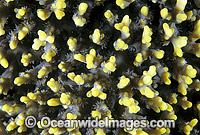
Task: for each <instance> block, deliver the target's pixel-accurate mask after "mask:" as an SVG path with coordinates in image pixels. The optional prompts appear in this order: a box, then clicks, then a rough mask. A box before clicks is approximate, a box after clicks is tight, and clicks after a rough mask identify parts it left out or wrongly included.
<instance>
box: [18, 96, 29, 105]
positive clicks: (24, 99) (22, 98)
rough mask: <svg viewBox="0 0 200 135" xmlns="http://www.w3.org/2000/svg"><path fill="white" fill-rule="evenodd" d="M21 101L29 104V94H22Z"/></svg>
mask: <svg viewBox="0 0 200 135" xmlns="http://www.w3.org/2000/svg"><path fill="white" fill-rule="evenodd" d="M20 101H21V102H23V103H25V104H28V103H29V102H30V101H31V100H30V98H28V97H27V96H22V97H21V98H20Z"/></svg>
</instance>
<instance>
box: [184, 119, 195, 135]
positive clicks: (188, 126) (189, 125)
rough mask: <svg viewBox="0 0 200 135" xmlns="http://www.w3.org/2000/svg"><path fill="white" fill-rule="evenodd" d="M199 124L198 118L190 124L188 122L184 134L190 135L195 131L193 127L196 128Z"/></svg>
mask: <svg viewBox="0 0 200 135" xmlns="http://www.w3.org/2000/svg"><path fill="white" fill-rule="evenodd" d="M197 123H198V120H197V119H196V118H194V119H192V120H191V121H190V122H187V123H186V125H185V126H184V129H183V131H184V133H185V134H186V135H190V132H191V131H192V130H193V127H194V126H196V124H197Z"/></svg>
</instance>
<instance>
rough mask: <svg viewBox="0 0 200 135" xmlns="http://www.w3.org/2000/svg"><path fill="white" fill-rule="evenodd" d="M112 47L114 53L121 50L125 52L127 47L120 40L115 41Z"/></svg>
mask: <svg viewBox="0 0 200 135" xmlns="http://www.w3.org/2000/svg"><path fill="white" fill-rule="evenodd" d="M113 46H114V48H115V50H116V51H119V50H120V51H123V50H126V49H128V45H127V44H126V43H125V42H124V41H123V40H122V39H120V38H119V39H117V41H115V42H114V43H113Z"/></svg>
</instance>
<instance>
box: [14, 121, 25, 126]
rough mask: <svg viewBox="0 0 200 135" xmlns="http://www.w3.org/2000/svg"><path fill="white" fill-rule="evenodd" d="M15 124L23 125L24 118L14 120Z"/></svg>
mask: <svg viewBox="0 0 200 135" xmlns="http://www.w3.org/2000/svg"><path fill="white" fill-rule="evenodd" d="M16 124H17V125H18V126H23V125H24V120H17V121H16Z"/></svg>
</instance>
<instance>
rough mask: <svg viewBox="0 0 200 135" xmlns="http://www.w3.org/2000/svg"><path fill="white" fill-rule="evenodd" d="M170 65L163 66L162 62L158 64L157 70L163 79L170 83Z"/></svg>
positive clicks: (167, 83)
mask: <svg viewBox="0 0 200 135" xmlns="http://www.w3.org/2000/svg"><path fill="white" fill-rule="evenodd" d="M168 70H169V69H168V67H162V66H161V65H160V64H157V72H158V75H159V76H160V78H161V80H162V81H163V82H164V83H165V84H166V85H170V84H171V80H170V76H171V74H170V72H168Z"/></svg>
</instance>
